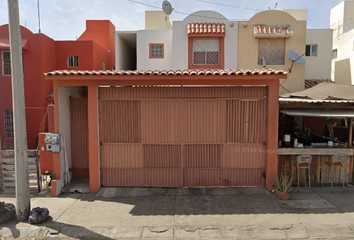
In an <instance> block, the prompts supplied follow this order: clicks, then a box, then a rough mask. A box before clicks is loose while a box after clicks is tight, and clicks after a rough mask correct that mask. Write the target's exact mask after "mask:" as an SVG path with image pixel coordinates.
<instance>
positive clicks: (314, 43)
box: [304, 29, 333, 88]
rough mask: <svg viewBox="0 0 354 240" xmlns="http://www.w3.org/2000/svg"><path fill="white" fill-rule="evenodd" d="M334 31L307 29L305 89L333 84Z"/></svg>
mask: <svg viewBox="0 0 354 240" xmlns="http://www.w3.org/2000/svg"><path fill="white" fill-rule="evenodd" d="M332 36H333V30H332V29H307V32H306V50H305V56H304V58H305V60H306V65H305V88H310V87H313V86H316V85H317V84H319V83H323V82H327V83H328V82H331V62H332Z"/></svg>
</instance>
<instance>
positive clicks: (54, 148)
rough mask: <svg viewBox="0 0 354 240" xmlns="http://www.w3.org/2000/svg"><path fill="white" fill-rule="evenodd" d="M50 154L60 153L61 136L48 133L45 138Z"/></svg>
mask: <svg viewBox="0 0 354 240" xmlns="http://www.w3.org/2000/svg"><path fill="white" fill-rule="evenodd" d="M44 142H45V143H46V150H47V151H48V152H60V135H59V134H57V133H46V136H45V138H44Z"/></svg>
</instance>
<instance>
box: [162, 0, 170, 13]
mask: <svg viewBox="0 0 354 240" xmlns="http://www.w3.org/2000/svg"><path fill="white" fill-rule="evenodd" d="M162 10H163V11H164V12H165V14H166V15H171V13H172V11H173V8H172V5H171V3H170V2H169V1H167V0H165V1H163V2H162Z"/></svg>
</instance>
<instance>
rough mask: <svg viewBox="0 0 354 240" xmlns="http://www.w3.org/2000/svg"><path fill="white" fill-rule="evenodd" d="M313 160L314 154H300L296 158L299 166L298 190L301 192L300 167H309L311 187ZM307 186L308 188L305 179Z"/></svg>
mask: <svg viewBox="0 0 354 240" xmlns="http://www.w3.org/2000/svg"><path fill="white" fill-rule="evenodd" d="M311 161H312V156H310V155H300V156H297V158H296V162H297V164H296V166H297V191H298V193H300V171H299V170H300V169H307V172H308V177H309V188H311V183H310V182H311ZM305 188H306V179H305Z"/></svg>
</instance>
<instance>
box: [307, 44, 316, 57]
mask: <svg viewBox="0 0 354 240" xmlns="http://www.w3.org/2000/svg"><path fill="white" fill-rule="evenodd" d="M305 56H306V57H317V44H311V45H306V53H305Z"/></svg>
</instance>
